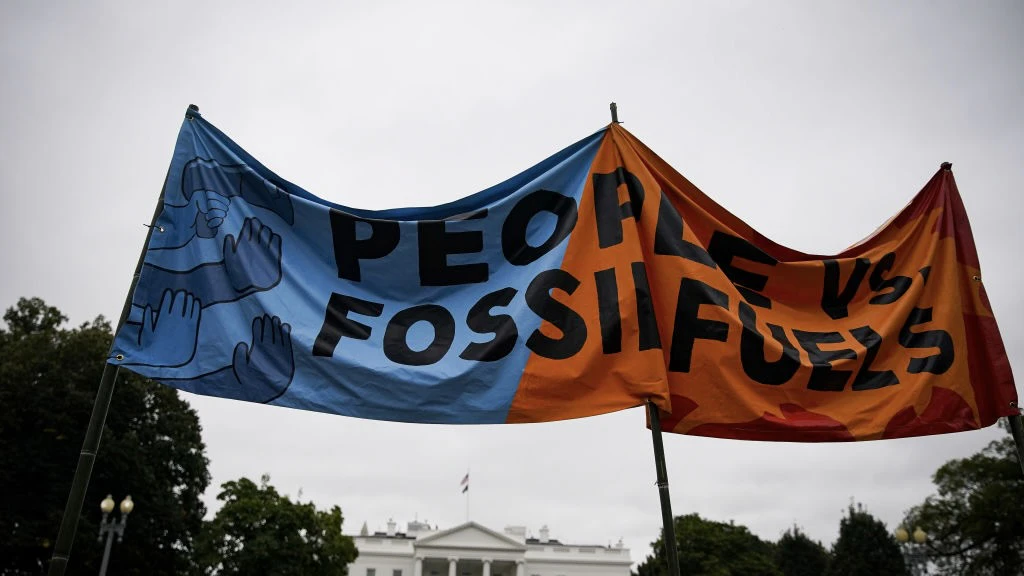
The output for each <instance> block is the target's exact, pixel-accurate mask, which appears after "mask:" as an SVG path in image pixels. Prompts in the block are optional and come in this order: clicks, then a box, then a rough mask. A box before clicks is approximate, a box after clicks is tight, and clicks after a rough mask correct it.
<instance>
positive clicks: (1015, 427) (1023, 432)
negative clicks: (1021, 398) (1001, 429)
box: [1006, 414, 1024, 474]
mask: <svg viewBox="0 0 1024 576" xmlns="http://www.w3.org/2000/svg"><path fill="white" fill-rule="evenodd" d="M1006 419H1007V420H1009V421H1010V434H1012V435H1013V443H1014V444H1016V445H1017V462H1019V463H1020V471H1021V473H1022V474H1024V422H1021V416H1020V414H1015V415H1013V416H1007V417H1006Z"/></svg>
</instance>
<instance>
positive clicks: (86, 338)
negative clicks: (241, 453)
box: [0, 298, 209, 575]
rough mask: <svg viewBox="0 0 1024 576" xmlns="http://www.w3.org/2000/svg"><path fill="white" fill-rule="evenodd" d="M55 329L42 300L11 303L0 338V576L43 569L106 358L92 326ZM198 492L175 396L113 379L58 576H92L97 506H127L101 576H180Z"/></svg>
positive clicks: (203, 468) (98, 328)
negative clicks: (111, 501) (130, 505)
mask: <svg viewBox="0 0 1024 576" xmlns="http://www.w3.org/2000/svg"><path fill="white" fill-rule="evenodd" d="M66 321H67V319H66V318H65V317H64V315H63V314H61V312H60V311H59V310H58V309H56V308H54V307H51V306H47V305H46V304H45V303H44V302H43V301H42V300H39V299H38V298H33V299H24V298H23V299H21V300H19V301H18V303H17V305H15V306H14V307H12V308H10V309H8V310H7V313H6V314H5V315H4V323H5V324H6V326H5V327H3V326H0V494H3V497H2V498H0V574H4V575H9V574H10V575H13V574H39V573H40V572H45V570H46V568H47V566H48V563H49V559H50V556H51V553H52V543H53V541H54V540H56V536H57V530H58V527H59V526H60V521H61V516H62V515H63V512H64V505H65V504H66V502H67V498H68V493H69V491H70V488H71V479H72V475H73V474H74V470H75V466H76V465H77V463H78V454H79V451H80V450H81V447H82V440H83V439H84V437H85V429H86V426H87V424H88V421H89V416H90V413H91V411H92V405H93V401H94V399H95V396H96V388H97V385H98V383H99V380H100V374H101V372H102V371H103V361H104V358H106V356H107V351H108V349H109V347H110V341H111V338H112V334H111V328H110V324H109V323H107V322H105V321H104V320H103V319H102V317H101V318H97V319H96V320H94V321H92V322H90V323H86V324H82V325H81V326H79V327H77V328H72V329H68V328H66V327H64V324H65V323H66ZM208 483H209V473H208V472H207V460H206V456H205V447H204V446H203V442H202V438H201V436H200V427H199V419H198V417H197V416H196V413H195V412H194V411H193V410H192V409H191V408H190V407H189V406H188V405H187V404H186V403H185V402H184V401H183V400H181V399H180V398H179V397H178V394H177V392H176V391H175V390H172V389H170V388H166V387H164V386H159V385H157V384H154V383H152V382H150V381H147V380H144V379H142V378H140V377H137V376H135V375H132V374H130V373H127V372H125V371H122V372H121V376H120V377H119V378H118V382H117V388H116V390H115V392H114V396H113V399H112V401H111V405H110V414H109V416H108V417H107V420H106V427H105V428H104V431H103V440H102V444H101V447H100V451H99V454H98V455H97V459H96V463H95V466H94V468H93V474H92V480H91V482H90V483H89V490H88V492H87V493H86V498H85V505H84V507H83V510H82V514H81V517H80V518H79V522H78V529H77V531H76V537H75V542H74V544H73V548H72V553H71V560H70V563H69V565H68V570H67V573H68V574H90V575H91V574H96V573H97V572H98V570H99V563H100V556H101V555H102V551H103V548H102V546H101V545H100V544H97V542H96V536H97V530H98V524H99V520H100V516H101V514H100V511H99V503H100V501H101V500H102V499H103V498H104V497H105V496H106V495H107V494H113V495H114V497H115V498H116V499H117V500H120V499H121V498H123V497H124V496H125V495H128V494H130V495H131V496H132V498H133V500H134V501H135V502H136V507H135V511H134V512H132V514H131V515H130V516H129V519H128V527H127V530H126V531H125V534H124V541H123V543H121V544H117V545H115V549H114V552H113V553H112V555H111V563H110V570H111V572H112V573H116V574H131V575H144V574H145V575H151V574H156V575H159V574H181V573H187V572H188V571H189V570H190V566H191V551H192V546H193V539H194V537H195V536H196V535H197V534H198V533H199V530H200V529H201V528H202V518H203V515H204V514H205V508H204V506H203V503H202V501H201V500H200V496H201V495H202V493H203V492H204V491H205V490H206V486H207V484H208ZM115 514H116V513H115Z"/></svg>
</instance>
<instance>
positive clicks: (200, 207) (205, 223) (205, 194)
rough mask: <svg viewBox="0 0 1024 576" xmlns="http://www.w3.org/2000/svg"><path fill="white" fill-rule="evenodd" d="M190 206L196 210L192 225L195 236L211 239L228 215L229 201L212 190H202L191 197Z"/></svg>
mask: <svg viewBox="0 0 1024 576" xmlns="http://www.w3.org/2000/svg"><path fill="white" fill-rule="evenodd" d="M192 205H193V206H195V209H196V218H195V220H194V221H193V223H192V227H193V228H195V231H196V236H199V237H200V238H213V237H214V236H216V235H217V229H218V228H220V225H221V224H223V223H224V218H226V217H227V215H228V208H229V207H230V206H231V199H230V198H228V197H226V196H224V195H222V194H220V193H219V192H215V191H213V190H202V191H198V192H196V193H195V194H194V195H193V196H192Z"/></svg>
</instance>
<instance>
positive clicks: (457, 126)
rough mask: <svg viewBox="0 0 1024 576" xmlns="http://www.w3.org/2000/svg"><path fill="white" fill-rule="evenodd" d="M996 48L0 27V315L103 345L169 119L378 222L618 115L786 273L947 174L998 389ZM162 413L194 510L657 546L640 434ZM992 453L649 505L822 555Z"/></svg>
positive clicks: (1009, 247) (402, 8)
mask: <svg viewBox="0 0 1024 576" xmlns="http://www.w3.org/2000/svg"><path fill="white" fill-rule="evenodd" d="M627 4H628V5H627ZM826 4H827V5H826ZM1022 32H1024V4H1021V3H1020V2H1015V1H1005V2H997V1H988V2H978V3H966V2H965V3H960V4H956V3H949V2H901V3H892V2H856V3H854V2H847V3H842V4H840V3H819V2H796V3H781V2H775V3H766V2H732V1H730V2H701V3H683V2H671V3H670V2H630V3H626V2H546V3H541V2H505V3H486V4H485V3H482V2H466V3H452V2H430V3H426V2H423V3H420V2H407V3H404V2H387V3H385V2H375V3H370V2H364V3H351V2H322V3H314V2H303V1H298V0H295V1H291V2H287V3H280V2H254V1H248V2H238V3H228V2H201V3H200V2H187V1H177V2H164V3H156V2H152V3H140V2H93V3H80V2H65V3H62V2H27V1H26V2H22V1H18V0H15V1H13V2H12V1H8V2H4V3H3V4H2V6H0V77H2V79H3V87H2V88H0V103H2V108H3V114H0V202H2V205H0V206H2V208H0V245H2V246H3V249H2V250H0V269H2V270H3V276H2V277H3V281H2V282H0V306H2V307H3V308H6V307H8V306H10V305H12V304H14V302H15V301H16V300H17V298H18V297H21V296H39V297H42V298H44V299H45V300H46V301H47V302H48V303H49V304H51V305H55V306H58V307H59V308H61V309H62V310H63V311H64V312H65V313H67V314H68V315H69V316H70V317H71V319H72V321H73V322H75V323H78V322H83V321H86V320H88V319H91V318H93V317H94V316H96V315H98V314H103V315H105V316H107V317H108V318H117V316H118V314H119V312H120V309H121V306H122V303H123V300H124V297H125V292H126V290H127V287H128V283H129V281H130V277H131V273H132V270H133V267H134V265H135V261H136V258H137V257H138V252H139V249H140V247H141V244H142V242H143V239H144V237H145V229H144V227H143V223H145V222H148V220H149V218H150V215H151V214H152V211H153V205H154V203H155V201H156V198H157V193H158V192H159V187H160V185H161V183H162V181H163V177H164V173H165V171H166V169H167V165H168V163H169V161H170V155H171V150H172V148H173V145H174V140H175V136H176V133H177V130H178V127H179V125H180V122H181V118H182V114H183V112H184V110H185V107H186V106H187V105H188V104H189V103H196V104H198V105H199V106H200V107H201V109H202V112H203V115H204V117H205V118H207V119H209V120H210V121H211V122H213V123H214V124H216V125H217V126H218V127H220V128H221V129H222V130H224V131H226V132H227V133H228V134H229V135H231V136H232V137H233V138H234V139H235V140H236V141H237V142H239V143H240V144H241V145H242V146H243V147H245V148H246V149H247V150H248V151H249V152H251V153H252V154H253V155H254V156H256V157H257V158H259V159H260V160H261V161H262V162H263V163H264V164H266V165H267V166H269V167H270V168H271V169H273V170H274V171H276V172H277V173H278V174H281V175H282V176H284V177H285V178H288V179H289V180H292V181H293V182H296V183H297V184H299V185H301V186H303V187H305V188H306V189H307V190H310V191H312V192H313V193H315V194H318V195H320V196H321V197H324V198H326V199H329V200H331V201H334V202H338V203H341V204H345V205H350V206H356V207H360V208H387V207H396V206H409V205H429V204H436V203H441V202H445V201H449V200H453V199H455V198H458V197H461V196H465V195H467V194H470V193H472V192H475V191H477V190H480V189H483V188H485V187H487V186H489V185H491V184H495V183H497V182H500V181H502V180H504V179H505V178H507V177H509V176H511V175H513V174H516V173H518V172H519V171H521V170H523V169H525V168H527V167H529V166H531V165H532V164H534V163H536V162H538V161H540V160H542V159H543V158H545V157H547V156H548V155H549V154H551V153H553V152H555V151H557V150H559V149H561V148H562V147H564V146H566V145H568V144H570V143H572V142H574V141H576V140H578V139H579V138H582V137H583V136H585V135H588V134H590V133H592V132H593V131H595V130H597V129H599V128H601V127H602V126H603V125H605V124H607V122H608V120H609V116H608V103H609V102H611V101H616V102H618V104H619V107H620V118H621V119H622V120H624V121H625V127H626V128H627V129H629V130H630V131H632V132H633V133H634V134H635V135H636V136H637V137H639V138H640V139H641V140H643V141H644V142H645V143H646V144H647V145H648V146H650V147H651V148H652V149H653V150H655V151H656V152H657V153H658V154H659V155H661V156H662V157H663V158H665V159H666V160H667V161H668V162H669V163H671V164H672V165H673V166H674V167H675V168H676V169H678V170H679V171H680V172H682V173H683V174H684V175H686V176H687V177H688V178H689V179H690V180H691V181H693V182H694V183H695V184H696V185H697V186H699V187H701V188H702V189H703V190H704V191H705V192H707V193H708V194H710V195H711V196H712V197H713V198H715V199H716V200H718V201H719V202H720V203H721V204H723V205H724V206H725V207H727V208H728V209H730V210H731V211H733V212H734V213H736V214H737V215H739V216H740V217H741V218H743V219H745V220H746V221H747V222H749V223H751V224H752V225H753V226H754V227H755V228H757V229H758V230H759V231H761V232H763V233H764V234H766V235H767V236H768V237H770V238H772V239H774V240H776V241H779V242H781V243H783V244H786V245H788V246H791V247H793V248H797V249H800V250H804V251H808V252H815V253H833V252H837V251H839V250H841V249H842V248H844V247H845V246H847V245H849V244H852V243H854V242H856V241H858V240H859V239H861V238H863V237H864V236H866V235H868V234H869V233H871V232H872V231H873V230H874V229H875V228H876V227H877V226H878V225H880V224H881V223H882V222H884V221H885V220H886V219H887V218H888V217H889V216H891V215H893V214H894V213H895V212H896V211H897V210H898V209H899V208H901V207H902V206H903V205H904V204H905V203H906V202H907V201H908V200H909V199H910V197H911V196H912V195H913V194H914V193H915V192H916V191H917V190H919V189H920V187H921V186H922V185H923V184H924V183H925V182H926V181H927V180H928V179H929V177H931V175H932V174H933V173H934V172H935V170H936V169H937V168H938V166H939V164H940V162H943V161H951V162H953V168H954V172H955V174H956V177H957V181H958V184H959V187H960V190H961V193H962V194H963V196H964V202H965V204H966V206H967V210H968V213H969V215H970V218H971V221H972V223H973V226H974V231H975V236H976V240H977V245H978V251H979V254H980V257H981V263H982V268H983V270H984V272H985V282H986V286H987V289H988V293H989V296H990V298H991V300H992V303H993V306H994V308H995V311H996V316H997V318H998V319H999V320H1000V323H1001V329H1002V334H1003V338H1004V340H1005V343H1006V346H1007V348H1008V350H1009V351H1010V357H1011V362H1012V363H1013V364H1014V365H1015V367H1016V368H1017V369H1018V371H1019V370H1020V369H1021V356H1020V351H1021V349H1022V346H1024V329H1022V328H1021V325H1020V324H1019V319H1020V318H1021V314H1022V311H1024V310H1022V303H1021V300H1020V297H1019V291H1018V290H1019V289H1016V288H1014V286H1015V285H1016V282H1018V281H1019V280H1020V272H1019V271H1015V270H1018V269H1019V264H1018V262H1017V258H1018V257H1019V252H1020V248H1021V246H1022V245H1024V231H1022V228H1024V227H1022V226H1021V225H1020V219H1021V217H1022V216H1024V211H1022V209H1021V207H1022V200H1021V191H1022V188H1024V162H1022V161H1021V159H1022V158H1024V140H1022V138H1021V135H1022V134H1024V113H1022V111H1021V110H1022V107H1021V102H1022V101H1024V67H1022V66H1021V61H1024V33H1022ZM99 361H100V359H97V362H99ZM186 396H187V398H188V401H189V402H190V403H191V404H192V405H193V406H194V407H195V408H196V410H198V412H199V415H200V418H201V420H202V424H203V428H204V439H205V441H206V443H207V447H208V454H209V457H210V459H211V472H212V475H213V484H212V485H211V488H210V491H209V494H208V500H209V502H210V505H211V507H212V506H215V501H214V496H215V494H216V486H218V485H219V484H220V483H223V482H225V481H228V480H231V479H235V478H238V477H239V476H249V477H258V476H259V475H260V474H262V473H269V474H270V475H271V477H272V480H273V482H274V484H276V485H277V486H278V487H279V488H280V489H282V490H283V491H285V492H287V493H290V494H292V495H295V494H297V493H298V492H299V491H300V490H301V491H302V495H303V498H304V499H312V500H313V501H315V502H316V503H317V504H319V505H321V506H328V505H333V504H337V505H340V506H341V507H342V509H343V511H344V513H345V516H346V529H347V530H348V531H350V532H354V531H357V530H358V529H359V527H360V525H361V524H362V523H363V522H364V521H366V522H367V523H368V524H369V526H370V528H371V529H374V528H377V529H382V528H383V527H384V523H385V522H386V521H387V519H388V518H389V517H394V518H395V519H396V520H398V521H401V522H404V521H406V520H411V519H413V518H414V517H418V518H419V519H420V520H423V519H426V520H428V521H429V522H430V523H432V524H439V525H441V526H442V527H447V526H452V525H454V524H456V523H458V522H461V521H463V520H465V518H466V502H465V501H464V498H463V497H462V495H461V494H460V493H459V489H458V488H459V486H458V484H459V480H460V479H461V478H462V476H463V474H464V473H465V472H466V470H467V468H469V469H471V476H472V479H471V485H472V488H471V492H470V493H471V495H472V501H471V502H470V510H469V513H470V515H471V517H472V519H474V520H477V521H479V522H481V523H484V524H486V525H488V526H491V527H494V528H498V529H500V528H502V527H503V526H505V525H509V524H521V525H527V526H529V527H530V528H531V530H532V531H533V532H534V533H536V531H537V530H538V529H539V528H540V526H541V525H542V524H548V525H549V526H550V527H551V530H552V536H553V537H557V538H560V539H562V540H563V541H569V542H578V543H601V544H604V543H608V542H614V541H615V540H617V539H618V538H619V537H622V538H623V539H624V540H625V542H626V545H627V546H629V547H630V548H632V550H633V558H634V559H635V560H638V561H639V560H642V559H643V557H644V556H645V555H646V554H647V553H648V552H649V543H650V542H651V541H653V540H654V539H655V538H656V537H657V533H658V530H659V528H660V524H661V517H660V513H659V507H658V506H659V504H658V494H657V491H656V489H655V486H654V480H655V477H654V464H653V456H652V453H651V440H650V434H649V432H648V431H647V430H646V428H645V426H644V414H643V412H642V411H641V410H640V409H634V410H629V411H626V412H622V413H617V414H612V415H608V416H602V417H597V418H590V419H585V420H579V421H570V422H559V423H551V424H532V425H515V426H476V427H452V426H428V425H419V426H417V425H406V424H395V423H387V422H373V421H362V420H357V419H351V418H343V417H338V416H327V415H323V414H314V413H307V412H300V411H294V410H288V409H283V408H272V407H266V406H259V405H251V404H245V403H239V402H232V401H227V400H218V399H211V398H204V397H196V396H191V395H186ZM1001 433H1002V431H1001V430H999V429H988V430H983V431H978V432H973V433H965V434H958V435H949V436H940V437H928V438H919V439H907V440H896V441H887V442H874V443H863V444H856V445H798V444H781V443H780V444H771V443H759V442H749V443H743V442H735V441H724V440H715V439H704V438H691V437H684V436H675V435H672V436H669V437H666V455H667V459H668V471H669V479H670V481H671V486H672V504H673V507H674V511H675V512H676V513H677V514H681V513H687V512H699V513H700V514H701V515H703V516H706V517H709V518H712V519H716V520H730V519H732V520H735V521H736V522H738V523H742V524H745V525H747V526H749V527H750V528H751V529H752V530H753V531H754V532H755V533H757V534H758V535H759V536H761V537H763V538H767V539H775V538H777V537H778V536H779V535H780V533H781V532H782V531H783V530H785V529H786V528H787V527H788V526H791V525H793V524H794V523H796V524H799V525H800V526H802V527H803V528H804V529H805V530H806V531H807V532H808V533H810V534H811V536H812V537H814V538H816V539H819V540H822V541H824V542H825V543H826V544H828V543H831V542H832V541H833V540H834V538H835V536H836V534H837V530H838V523H839V518H840V517H841V515H842V511H843V509H844V508H845V507H846V506H847V505H848V504H849V502H850V500H851V498H854V499H857V500H859V501H861V502H863V503H864V504H865V505H866V506H867V508H868V509H869V510H870V511H871V512H873V513H874V514H876V515H878V516H879V517H881V518H882V519H883V520H885V521H886V522H887V523H889V524H890V526H891V527H893V526H894V525H895V523H896V522H897V521H898V520H899V518H900V517H901V515H902V512H903V511H904V510H905V509H906V508H908V507H910V506H912V505H914V504H916V503H917V502H919V501H920V500H921V499H923V498H924V497H925V496H926V495H928V494H929V493H930V491H931V481H930V476H931V474H932V472H933V471H934V470H935V469H936V467H938V466H939V465H940V464H942V463H943V462H944V461H946V460H948V459H950V458H956V457H964V456H967V455H970V454H972V453H973V452H975V451H977V450H978V449H979V448H981V447H982V446H984V445H985V444H986V443H987V442H988V441H990V440H991V439H993V438H996V437H998V436H999V435H1000V434H1001ZM98 465H99V466H102V454H101V458H100V461H99V464H98ZM71 473H72V471H71V470H69V471H68V474H69V475H70V474H71ZM141 508H142V506H141V505H140V511H141Z"/></svg>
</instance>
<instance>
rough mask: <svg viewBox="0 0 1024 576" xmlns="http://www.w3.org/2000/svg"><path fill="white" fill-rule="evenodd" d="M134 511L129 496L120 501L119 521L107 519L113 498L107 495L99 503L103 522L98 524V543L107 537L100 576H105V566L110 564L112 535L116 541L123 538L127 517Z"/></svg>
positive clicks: (112, 506) (111, 509)
mask: <svg viewBox="0 0 1024 576" xmlns="http://www.w3.org/2000/svg"><path fill="white" fill-rule="evenodd" d="M134 509H135V502H132V497H131V496H125V497H124V500H121V520H111V519H109V516H110V513H111V512H113V511H114V498H113V497H112V496H111V495H110V494H107V497H106V498H104V499H103V501H102V502H100V511H101V512H103V520H102V521H101V522H100V536H99V538H98V539H97V541H98V542H103V536H106V537H107V544H106V546H104V548H103V562H101V563H100V576H106V574H107V564H108V563H109V562H110V545H111V544H113V542H114V534H117V541H118V542H120V541H121V539H122V538H124V527H125V525H127V524H128V515H129V514H131V513H132V510H134Z"/></svg>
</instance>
